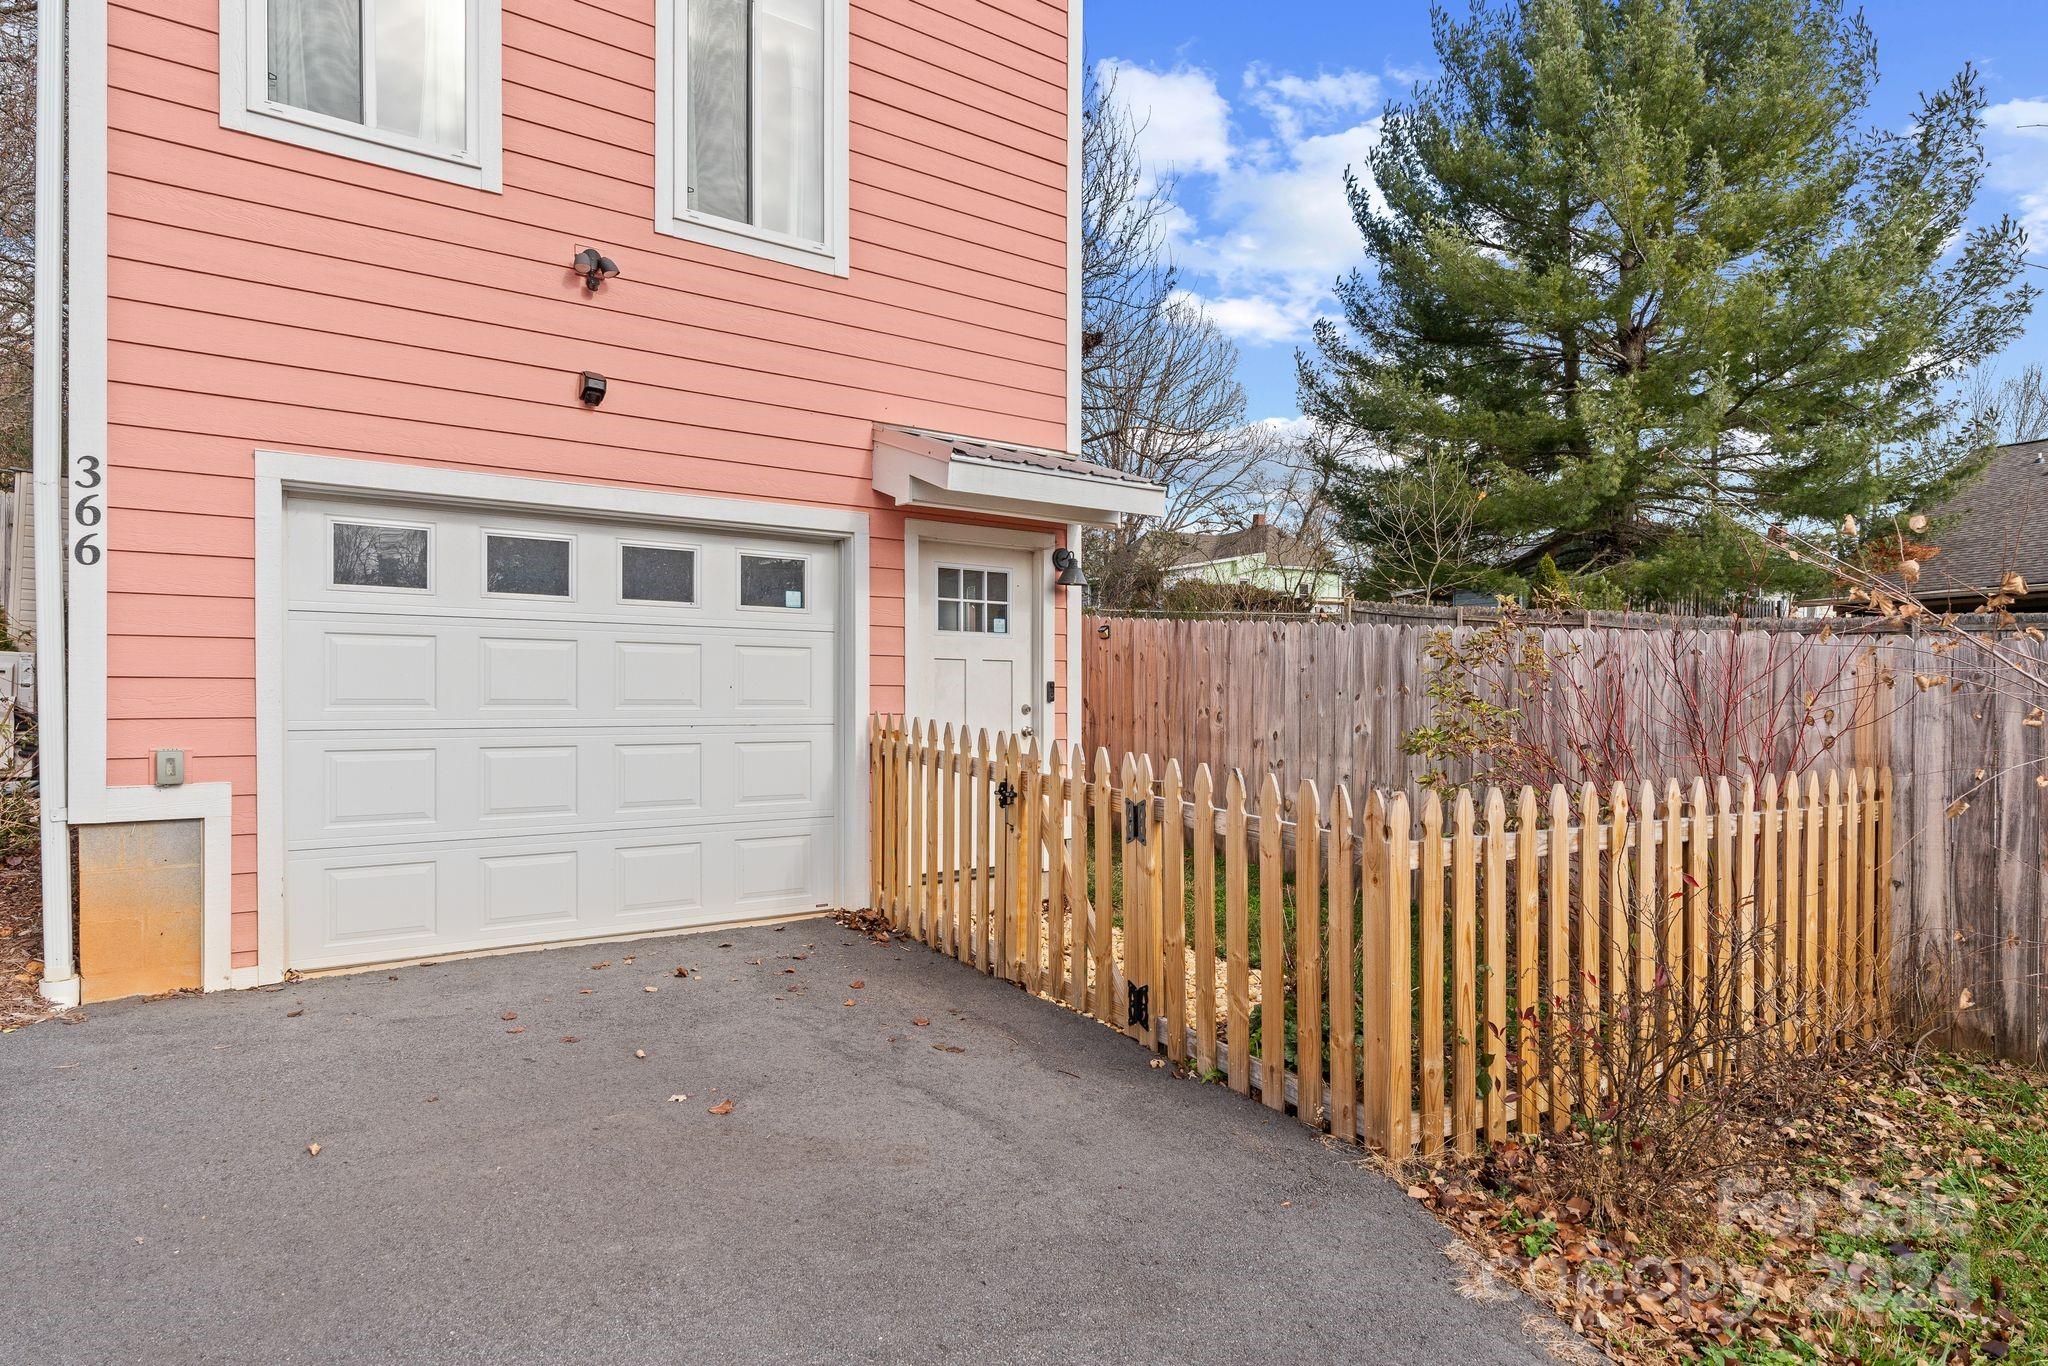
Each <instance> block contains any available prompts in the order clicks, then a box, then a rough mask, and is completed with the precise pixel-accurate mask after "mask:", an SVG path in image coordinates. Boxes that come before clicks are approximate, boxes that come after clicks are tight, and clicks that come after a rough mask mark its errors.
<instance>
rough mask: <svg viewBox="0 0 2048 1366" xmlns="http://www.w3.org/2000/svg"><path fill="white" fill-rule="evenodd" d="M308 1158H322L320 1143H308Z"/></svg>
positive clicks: (138, 1239) (137, 1240)
mask: <svg viewBox="0 0 2048 1366" xmlns="http://www.w3.org/2000/svg"><path fill="white" fill-rule="evenodd" d="M306 1156H308V1157H318V1156H320V1145H319V1144H318V1143H308V1144H307V1145H306ZM135 1241H136V1242H138V1243H139V1242H141V1241H142V1240H141V1239H140V1238H137V1239H136V1240H135Z"/></svg>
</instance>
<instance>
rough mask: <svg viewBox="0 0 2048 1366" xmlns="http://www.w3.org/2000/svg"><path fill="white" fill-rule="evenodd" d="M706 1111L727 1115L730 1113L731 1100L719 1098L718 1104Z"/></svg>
mask: <svg viewBox="0 0 2048 1366" xmlns="http://www.w3.org/2000/svg"><path fill="white" fill-rule="evenodd" d="M707 1113H709V1114H714V1115H729V1114H731V1113H732V1102H731V1101H729V1100H721V1101H720V1102H718V1104H716V1105H714V1106H712V1107H711V1109H710V1110H709V1111H708V1112H707Z"/></svg>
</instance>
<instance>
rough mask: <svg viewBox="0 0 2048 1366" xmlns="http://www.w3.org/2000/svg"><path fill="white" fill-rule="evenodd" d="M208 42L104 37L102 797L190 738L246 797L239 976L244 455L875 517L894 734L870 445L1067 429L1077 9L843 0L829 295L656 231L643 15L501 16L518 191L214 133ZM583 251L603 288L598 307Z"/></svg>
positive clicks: (878, 684)
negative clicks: (883, 425) (884, 427)
mask: <svg viewBox="0 0 2048 1366" xmlns="http://www.w3.org/2000/svg"><path fill="white" fill-rule="evenodd" d="M217 18H218V3H217V0H162V2H161V3H156V4H151V5H148V6H147V7H145V6H144V4H143V0H120V2H117V3H116V4H115V5H114V6H113V8H112V12H111V16H110V24H111V42H112V52H111V54H110V67H109V70H110V77H111V84H112V90H111V92H110V98H109V118H110V123H111V127H110V130H109V148H108V150H109V164H110V196H111V204H110V207H111V216H110V223H109V250H110V255H111V260H110V262H109V295H110V298H109V319H108V324H109V329H110V336H111V349H110V353H109V356H108V369H109V403H110V448H109V460H110V464H111V465H112V466H113V470H114V475H113V478H112V479H111V480H110V485H109V501H110V504H111V506H112V508H113V509H114V516H113V519H112V523H111V527H112V536H111V543H110V545H109V553H108V561H107V565H108V595H109V597H108V624H109V631H110V640H109V653H108V667H109V679H108V688H107V700H108V709H109V733H108V764H107V770H108V781H109V782H111V783H114V784H117V785H127V784H141V783H146V782H147V781H148V780H149V769H148V759H147V754H148V751H149V750H151V749H155V748H161V747H183V748H186V749H188V750H190V751H191V754H192V759H191V769H190V773H191V777H192V779H193V780H194V781H201V782H226V783H229V784H231V785H232V786H233V789H234V794H235V795H234V857H235V865H234V866H235V875H234V896H235V907H236V917H235V925H234V936H233V943H234V951H235V962H236V964H237V965H238V966H239V965H244V964H248V963H252V962H254V961H255V949H256V941H257V935H256V924H255V914H254V907H255V876H254V874H255V867H256V850H255V838H256V837H255V830H256V807H257V803H258V802H259V801H260V800H263V799H264V798H263V794H259V793H258V792H257V791H256V761H255V754H256V732H255V646H254V634H255V606H254V589H255V577H256V564H255V524H254V505H253V486H252V483H251V477H252V470H253V461H252V454H253V452H254V451H255V450H256V449H257V448H259V447H262V448H271V449H284V450H297V451H305V452H313V453H324V454H335V455H345V456H352V457H358V458H371V459H388V460H402V461H415V462H426V463H433V464H438V465H444V466H449V467H454V468H461V469H468V470H477V471H486V472H496V473H509V474H521V475H539V476H553V477H562V476H565V475H571V474H573V475H574V476H575V477H578V478H581V479H586V480H589V481H592V482H598V483H608V484H618V485H636V486H644V487H651V488H659V489H672V490H681V491H689V492H695V493H706V494H714V495H725V496H733V497H747V498H770V499H785V500H791V501H797V502H805V503H814V504H821V505H826V506H832V507H840V508H850V509H857V510H861V511H866V512H869V513H871V514H872V522H871V529H872V533H873V539H872V542H871V544H872V556H873V559H872V564H871V566H870V579H871V587H872V594H873V600H872V605H871V615H872V638H873V655H874V657H873V660H872V663H871V669H872V679H873V691H872V695H871V704H872V705H873V706H875V707H877V708H884V709H887V708H894V707H900V706H901V705H902V700H903V680H904V671H905V661H904V657H903V655H904V641H905V629H904V616H903V541H902V535H903V531H902V517H901V516H900V515H899V514H898V513H896V512H895V511H894V510H893V509H890V508H887V507H884V506H882V505H881V502H880V500H878V499H877V497H876V495H875V494H874V492H873V489H872V486H871V484H870V482H869V480H870V475H871V456H870V441H871V432H872V426H873V424H874V423H875V422H878V421H880V422H900V423H910V424H915V425H920V426H928V427H939V428H946V429H953V430H960V431H966V432H970V433H974V434H976V435H984V436H989V437H995V438H999V439H1007V440H1014V441H1023V442H1032V443H1041V444H1047V445H1062V444H1065V442H1066V439H1067V433H1066V431H1065V429H1064V423H1065V412H1066V403H1065V393H1064V386H1065V381H1066V364H1067V354H1066V287H1067V280H1066V231H1067V204H1066V171H1065V159H1066V154H1067V146H1066V142H1067V79H1068V72H1067V51H1068V47H1067V33H1066V9H1065V5H1064V4H1063V3H1059V0H931V3H924V2H923V0H853V31H852V35H851V42H850V45H849V51H850V57H851V63H852V66H851V72H850V89H851V110H850V114H851V117H850V127H849V146H850V153H851V156H850V162H851V164H850V168H849V169H850V177H849V179H850V183H849V185H848V187H847V189H848V196H849V206H850V210H851V223H850V230H851V239H852V247H851V258H852V273H851V276H850V278H847V279H836V278H831V277H826V276H820V275H817V274H815V273H812V272H808V271H802V270H797V269H794V268H791V267H786V266H782V265H779V264H776V263H773V262H768V261H762V260H759V259H757V258H754V257H751V256H745V255H739V254H734V253H729V252H722V251H719V250H716V249H713V248H708V247H703V246H698V245H696V244H693V243H689V242H684V241H680V240H678V239H675V238H670V237H665V236H662V235H660V234H657V233H655V232H654V231H653V227H652V215H653V191H654V143H655V110H654V92H653V84H654V55H653V54H654V6H653V0H506V3H505V20H504V53H503V68H504V106H505V108H504V124H503V135H504V142H505V161H504V180H505V188H504V192H503V193H502V194H487V193H482V192H479V191H475V190H469V189H465V188H462V187H459V186H453V185H448V184H444V183H442V182H440V181H436V180H432V179H427V178H424V177H418V176H412V175H406V174H403V173H400V172H395V171H389V170H385V169H382V168H379V167H375V166H370V165H366V164H363V163H359V162H355V161H352V160H349V159H346V158H341V157H334V156H328V155H324V154H321V153H317V152H311V151H306V150H302V149H298V148H294V147H290V146H286V145H284V144H281V143H278V142H275V141H272V140H269V139H265V138H259V137H254V136H248V135H244V134H239V133H234V132H230V131H227V130H224V129H222V128H221V127H220V124H219V108H218V104H219V89H220V87H219V75H218V71H217V61H218V53H219V46H218V44H219V39H218V35H217V31H216V22H217ZM586 244H596V245H599V246H601V247H603V249H604V250H605V251H606V252H607V254H609V255H611V256H613V257H614V258H616V259H617V260H618V261H619V263H620V265H621V266H622V267H623V276H622V277H621V278H620V279H618V280H616V281H614V282H612V283H611V284H609V285H607V286H606V288H605V289H604V291H603V292H602V293H601V294H599V295H598V296H596V297H595V298H592V297H589V296H587V295H586V294H585V293H584V292H583V290H582V288H581V285H580V282H578V281H577V280H575V278H574V277H572V276H571V275H570V274H569V273H568V270H567V263H568V260H569V257H570V256H571V255H572V254H573V252H574V250H575V248H576V247H577V246H580V245H586ZM584 369H594V370H598V371H600V372H602V373H604V374H605V375H607V376H608V377H609V378H610V379H611V380H612V381H613V387H612V392H611V395H610V397H609V398H608V399H607V401H606V403H605V405H604V407H603V408H602V409H600V410H598V411H595V412H591V411H586V410H584V409H583V408H582V407H581V406H580V405H578V404H577V403H576V401H575V396H574V380H575V376H576V374H577V373H578V372H579V371H582V370H584ZM1056 620H1057V622H1058V627H1057V631H1056V635H1057V638H1058V641H1059V648H1060V657H1061V659H1062V660H1064V658H1065V650H1066V638H1065V617H1064V613H1057V614H1056ZM1057 676H1058V677H1059V678H1060V679H1061V680H1064V678H1065V676H1066V675H1065V670H1064V666H1063V665H1062V667H1061V669H1060V670H1059V672H1058V674H1057Z"/></svg>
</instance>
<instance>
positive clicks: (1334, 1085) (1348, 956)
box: [1326, 783, 1358, 1143]
mask: <svg viewBox="0 0 2048 1366" xmlns="http://www.w3.org/2000/svg"><path fill="white" fill-rule="evenodd" d="M1355 837H1356V832H1355V830H1354V829H1353V825H1352V820H1351V794H1350V793H1349V792H1347V791H1346V790H1345V788H1344V786H1343V784H1341V783H1340V784H1338V786H1337V789H1336V791H1334V792H1332V793H1331V794H1330V962H1329V969H1328V972H1327V974H1326V976H1327V979H1328V982H1329V989H1328V990H1329V998H1330V1132H1332V1133H1334V1134H1336V1135H1337V1136H1338V1137H1339V1138H1342V1139H1343V1140H1344V1141H1345V1142H1346V1143H1351V1142H1354V1141H1356V1140H1357V1138H1358V1054H1357V1051H1356V1045H1355V1043H1354V1042H1353V1039H1354V1037H1355V1033H1356V1029H1357V1021H1356V1017H1355V1013H1354V1012H1355V1003H1356V1001H1357V991H1358V986H1357V981H1358V979H1357V976H1356V969H1355V967H1354V966H1353V965H1354V964H1355V963H1356V962H1357V945H1356V942H1355V936H1354V933H1353V926H1354V925H1355V924H1356V923H1357V922H1356V920H1355V918H1354V910H1355V904H1354V899H1353V898H1354V893H1353V891H1352V880H1351V861H1352V859H1353V858H1354V857H1355V855H1356V852H1357V851H1356V847H1355V843H1354V841H1355Z"/></svg>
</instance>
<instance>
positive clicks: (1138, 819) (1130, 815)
mask: <svg viewBox="0 0 2048 1366" xmlns="http://www.w3.org/2000/svg"><path fill="white" fill-rule="evenodd" d="M1150 805H1151V803H1150V802H1134V801H1130V800H1128V799H1126V800H1125V802H1124V839H1125V840H1126V841H1128V842H1130V843H1133V844H1143V843H1145V842H1146V840H1147V838H1148V837H1149V836H1148V832H1147V828H1146V827H1147V822H1146V819H1145V817H1146V814H1147V811H1146V808H1148V807H1149V806H1150Z"/></svg>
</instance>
